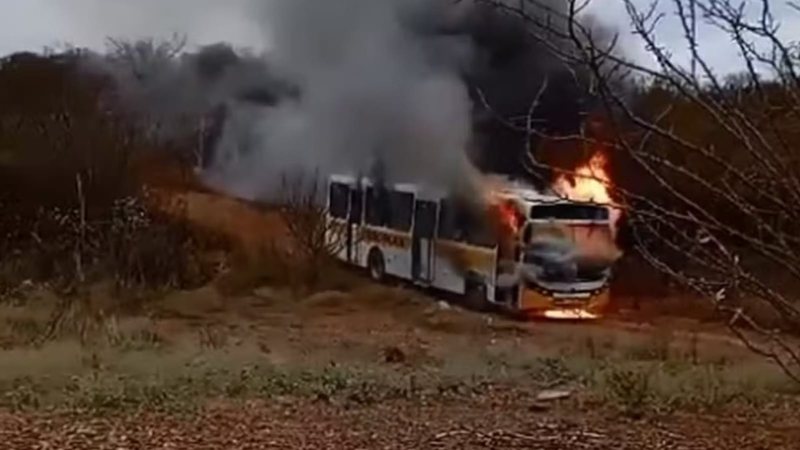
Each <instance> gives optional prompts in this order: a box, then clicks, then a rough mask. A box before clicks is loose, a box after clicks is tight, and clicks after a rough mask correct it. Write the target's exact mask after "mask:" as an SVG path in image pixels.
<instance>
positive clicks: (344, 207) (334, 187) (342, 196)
mask: <svg viewBox="0 0 800 450" xmlns="http://www.w3.org/2000/svg"><path fill="white" fill-rule="evenodd" d="M349 195H350V188H349V187H348V186H347V185H346V184H343V183H331V187H330V192H329V193H328V209H329V210H330V214H331V216H333V217H335V218H337V219H346V218H347V211H348V209H349V208H348V206H349V198H348V197H349Z"/></svg>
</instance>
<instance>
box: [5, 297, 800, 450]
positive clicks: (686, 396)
mask: <svg viewBox="0 0 800 450" xmlns="http://www.w3.org/2000/svg"><path fill="white" fill-rule="evenodd" d="M96 295H102V291H101V290H98V292H97V293H96ZM52 303H53V302H52V299H49V298H47V296H46V295H44V294H40V295H38V296H37V295H33V296H32V297H31V298H30V299H28V300H27V301H26V302H25V303H24V304H18V305H5V306H3V307H2V308H1V309H0V318H2V320H3V321H4V322H5V325H6V326H5V329H4V332H2V333H0V336H2V338H3V339H4V341H3V342H5V344H4V348H5V350H3V351H2V352H0V387H2V392H3V396H2V399H1V400H0V405H2V408H1V410H2V411H3V412H2V413H0V448H2V449H5V448H7V449H15V450H16V449H115V450H117V449H182V448H186V449H195V448H198V449H257V448H258V449H260V448H276V449H278V448H286V449H294V448H308V449H312V448H313V449H321V448H330V449H340V448H341V449H350V448H352V449H372V448H385V449H417V448H452V449H468V448H469V449H471V448H475V449H477V448H538V449H551V448H552V449H561V448H565V449H566V448H570V449H571V448H585V449H683V448H685V449H726V448H736V449H750V448H752V449H780V448H787V449H788V448H797V442H800V422H798V419H797V416H796V413H795V412H796V411H797V409H796V407H797V406H798V402H797V398H798V397H796V388H795V386H793V385H791V383H789V382H788V381H787V380H786V379H785V378H784V377H783V376H782V374H781V373H780V371H778V370H777V368H775V367H773V366H771V365H769V364H767V363H766V362H764V361H762V360H760V359H759V358H757V357H755V356H753V355H751V354H750V353H748V352H747V351H745V350H744V349H743V348H742V346H741V345H739V344H738V343H737V342H736V341H734V340H732V339H729V338H727V337H726V336H725V335H724V334H721V332H720V330H715V329H713V327H711V326H709V325H702V326H701V325H699V324H693V323H677V322H674V321H673V322H670V323H667V324H664V323H657V322H656V323H650V324H637V323H635V322H631V321H628V320H622V319H620V318H609V319H606V320H604V321H601V322H597V323H542V322H539V323H521V322H516V321H510V320H506V319H504V318H501V317H498V316H492V315H480V314H476V313H472V312H467V311H463V310H461V309H459V308H457V307H454V306H450V305H447V304H444V303H442V302H436V301H435V300H434V299H431V298H430V297H427V296H425V295H423V294H422V293H419V292H417V291H415V290H411V289H408V288H405V287H383V286H373V285H370V284H368V283H365V284H364V285H363V286H362V287H360V288H357V289H355V290H354V291H353V292H351V293H340V292H323V293H318V294H315V295H310V296H305V297H297V296H295V295H292V294H291V293H289V292H285V291H280V290H273V289H267V288H264V289H259V290H256V291H255V292H254V293H253V294H252V295H244V296H236V297H225V296H223V295H221V294H219V293H218V292H217V291H216V290H214V289H213V288H204V289H201V290H198V291H194V292H184V293H177V294H170V295H168V296H167V297H166V298H162V299H159V301H157V302H153V303H152V304H151V305H149V306H148V308H146V310H145V311H142V312H141V314H137V315H133V316H124V317H123V316H120V317H105V318H102V319H99V320H98V321H95V322H93V323H95V325H96V326H95V328H94V329H95V331H96V332H95V333H94V334H92V336H94V339H92V340H88V341H84V342H83V343H81V342H78V341H77V340H76V339H75V338H74V337H70V334H69V333H68V332H66V331H65V334H64V335H63V336H62V337H58V338H54V339H52V340H50V341H48V342H45V343H38V344H34V343H32V342H33V341H32V340H28V341H26V340H25V339H24V337H25V336H28V337H32V336H35V335H36V330H40V329H41V328H42V327H44V326H45V325H44V324H45V323H46V318H47V317H49V316H50V314H51V312H49V310H48V306H47V305H50V304H52ZM75 317H78V315H75ZM86 328H87V326H84V327H80V326H79V327H77V329H86Z"/></svg>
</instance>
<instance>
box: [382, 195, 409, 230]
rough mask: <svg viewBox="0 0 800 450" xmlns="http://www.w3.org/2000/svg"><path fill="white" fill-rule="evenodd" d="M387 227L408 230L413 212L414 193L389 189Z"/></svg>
mask: <svg viewBox="0 0 800 450" xmlns="http://www.w3.org/2000/svg"><path fill="white" fill-rule="evenodd" d="M389 211H390V214H389V220H388V222H389V223H388V225H389V228H391V229H393V230H397V231H409V230H410V229H411V219H412V217H413V213H414V195H413V194H410V193H408V192H396V191H389Z"/></svg>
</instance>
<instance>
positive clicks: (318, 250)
mask: <svg viewBox="0 0 800 450" xmlns="http://www.w3.org/2000/svg"><path fill="white" fill-rule="evenodd" d="M323 186H324V183H323V182H322V181H321V180H320V177H319V174H318V173H316V172H315V173H314V174H313V175H311V176H309V175H308V174H305V173H295V174H291V175H289V174H285V175H284V176H283V178H282V181H281V197H280V198H281V200H280V201H281V204H280V206H279V211H280V215H281V217H282V219H283V221H284V223H285V224H286V229H287V231H288V234H289V238H290V241H291V245H292V251H293V256H294V257H295V259H296V261H297V263H298V267H297V270H299V271H301V272H302V275H300V277H301V278H302V279H304V280H305V281H306V282H307V283H308V284H310V285H316V284H317V283H318V282H319V281H320V279H321V278H322V277H321V275H322V274H323V272H325V271H326V270H328V269H330V267H331V266H332V263H333V260H334V256H335V255H336V254H337V253H339V252H340V251H341V250H342V249H343V248H344V245H345V230H344V227H343V226H340V225H339V224H336V223H333V222H330V221H328V208H327V202H326V200H325V194H326V192H325V189H324V188H323Z"/></svg>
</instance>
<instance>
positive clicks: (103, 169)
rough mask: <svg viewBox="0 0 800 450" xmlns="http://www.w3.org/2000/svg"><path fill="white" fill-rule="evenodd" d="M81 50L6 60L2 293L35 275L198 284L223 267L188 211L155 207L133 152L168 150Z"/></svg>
mask: <svg viewBox="0 0 800 450" xmlns="http://www.w3.org/2000/svg"><path fill="white" fill-rule="evenodd" d="M81 61H82V60H81V55H80V54H79V53H77V54H69V53H68V54H64V55H54V56H48V57H39V56H36V55H15V56H12V57H10V58H7V59H5V60H3V61H2V64H0V152H2V156H3V158H2V161H0V206H2V210H3V214H2V216H0V295H13V294H15V293H17V292H18V291H19V289H18V287H19V286H21V285H25V284H28V283H38V284H47V285H50V286H52V287H54V288H56V289H57V290H58V291H59V292H61V293H63V294H73V293H76V292H77V291H80V290H81V289H83V288H85V287H86V286H88V285H89V284H91V283H94V282H97V281H98V280H104V279H108V278H110V279H113V280H114V281H115V282H116V284H117V286H118V287H119V288H120V289H128V290H129V289H158V288H176V287H191V286H194V285H197V284H200V283H203V282H205V281H206V280H207V279H209V277H211V276H212V275H213V272H214V270H215V269H214V267H213V265H211V264H210V263H209V262H208V261H206V260H205V258H204V257H203V253H204V252H205V249H206V247H207V246H208V245H211V243H209V242H206V241H205V240H201V239H197V238H196V237H195V236H193V235H192V233H190V232H189V229H188V228H187V225H186V223H185V222H186V221H185V217H183V216H181V215H171V216H167V215H163V214H160V213H158V212H157V209H154V208H151V207H150V206H152V205H151V204H150V202H151V199H150V198H149V197H148V195H149V194H148V192H147V191H146V189H144V188H143V186H142V185H141V183H140V181H139V180H138V179H137V176H136V175H137V174H136V173H135V171H134V170H133V169H132V166H131V162H132V161H134V160H135V159H136V158H137V156H140V155H143V154H145V153H147V152H166V151H167V149H165V148H163V146H161V144H159V143H158V142H154V141H151V140H149V139H148V136H146V135H145V134H143V133H142V132H141V131H140V130H139V128H138V127H137V126H135V125H134V124H133V122H132V121H131V120H129V119H130V118H129V117H127V116H126V115H124V114H122V113H121V112H119V111H117V110H115V109H114V107H113V106H114V105H113V103H112V102H111V101H110V100H111V98H112V97H113V96H109V93H111V90H110V85H109V82H108V81H109V80H107V79H104V78H103V77H97V76H94V75H91V74H87V73H86V72H85V71H82V70H81Z"/></svg>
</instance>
